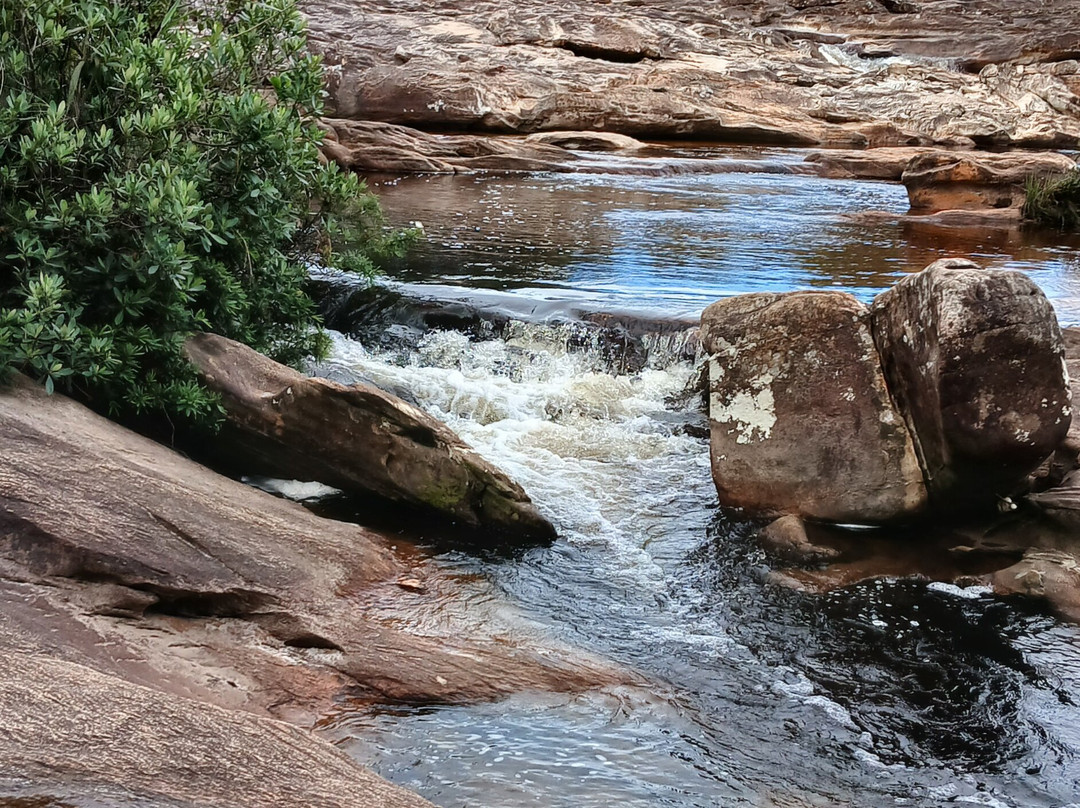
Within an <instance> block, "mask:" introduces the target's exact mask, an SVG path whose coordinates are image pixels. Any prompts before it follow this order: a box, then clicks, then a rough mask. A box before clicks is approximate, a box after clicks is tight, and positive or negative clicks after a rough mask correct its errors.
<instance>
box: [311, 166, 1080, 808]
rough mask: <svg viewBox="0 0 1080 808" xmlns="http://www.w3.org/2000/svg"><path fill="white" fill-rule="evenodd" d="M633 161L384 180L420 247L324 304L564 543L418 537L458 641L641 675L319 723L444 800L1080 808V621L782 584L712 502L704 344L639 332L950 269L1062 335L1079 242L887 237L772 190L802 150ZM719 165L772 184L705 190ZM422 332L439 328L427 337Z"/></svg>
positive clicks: (892, 222) (863, 200)
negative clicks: (1053, 321) (1017, 276)
mask: <svg viewBox="0 0 1080 808" xmlns="http://www.w3.org/2000/svg"><path fill="white" fill-rule="evenodd" d="M652 159H654V161H655V162H656V164H657V166H658V172H656V173H659V170H663V171H664V173H665V174H667V175H664V176H645V175H627V174H626V173H622V172H617V171H611V172H606V173H605V172H603V171H598V172H597V173H591V174H575V175H538V176H522V177H516V178H507V177H483V176H480V177H409V178H402V179H388V180H385V181H381V182H377V183H373V187H374V189H375V190H376V191H377V192H378V193H379V195H380V197H381V198H382V201H383V205H384V207H385V209H386V210H387V212H388V214H389V215H390V217H391V219H392V220H393V221H394V222H396V223H399V224H407V223H411V222H417V221H418V222H420V223H422V225H423V227H424V230H425V233H426V239H425V241H424V243H423V244H422V245H421V246H420V247H419V248H418V249H417V250H416V251H415V252H414V253H413V255H411V256H410V257H409V258H408V259H407V260H405V261H402V262H400V263H399V264H397V265H395V266H393V267H391V269H390V270H389V273H388V276H387V277H386V278H385V279H383V280H382V281H380V282H379V284H378V285H377V287H376V288H375V289H373V290H367V291H361V292H359V293H357V294H356V295H353V296H352V297H350V296H349V295H348V294H346V293H345V292H342V290H341V289H340V288H339V289H338V290H337V292H336V294H337V299H336V302H335V301H330V303H329V304H328V311H329V312H330V315H331V316H330V324H331V325H332V326H334V327H337V328H341V329H343V330H345V331H348V334H347V335H346V334H343V333H339V334H336V335H335V340H334V353H333V356H332V359H331V360H330V362H328V363H327V364H326V365H324V366H322V367H321V368H320V371H321V372H326V373H329V374H330V375H335V374H341V375H343V376H346V377H347V376H349V375H350V374H352V375H355V376H358V377H361V378H367V379H370V380H372V381H374V382H376V383H378V384H380V385H382V386H385V387H387V388H390V389H397V390H403V391H408V393H409V395H411V396H412V397H414V399H415V400H416V401H417V403H419V404H420V405H421V406H422V407H424V408H425V409H426V410H428V411H429V412H431V413H433V414H434V415H436V416H437V417H439V418H440V419H442V420H444V421H446V422H447V423H448V424H449V425H450V426H451V427H453V428H454V429H455V430H457V431H458V432H459V433H460V434H461V435H462V436H463V437H464V439H465V440H466V441H468V442H469V443H470V444H472V445H473V446H474V447H476V448H477V449H478V450H479V451H480V452H481V453H482V454H484V455H485V456H486V457H488V458H489V459H490V460H492V461H494V462H495V463H496V464H498V465H499V466H501V467H502V468H504V469H505V470H506V471H507V472H509V474H510V475H511V476H512V477H514V478H515V479H517V480H518V481H519V482H520V483H521V484H522V485H523V486H524V487H525V489H526V490H527V491H528V492H529V494H530V495H531V496H532V498H533V499H534V501H536V503H537V504H538V506H539V508H540V509H541V510H542V511H543V512H544V513H545V515H546V516H548V517H549V518H550V519H551V520H552V521H553V522H554V523H555V524H556V526H557V528H558V530H559V534H560V538H559V540H558V541H557V542H556V543H555V544H554V545H552V546H551V547H544V548H529V549H524V550H520V551H517V552H480V551H472V552H464V551H461V550H448V549H446V548H445V547H444V545H443V544H442V543H441V542H440V541H439V537H437V536H432V535H422V534H423V531H420V533H421V535H413V536H412V538H413V539H414V540H415V541H417V542H418V543H419V545H420V547H421V549H422V551H423V552H425V553H427V554H429V555H430V556H431V558H432V561H431V563H434V564H437V565H439V566H440V567H442V568H443V569H445V570H447V571H448V572H449V573H451V574H453V575H455V576H458V578H459V580H460V584H461V586H460V591H459V592H458V593H457V595H456V597H458V598H462V599H464V600H465V601H467V602H468V601H469V599H470V598H472V602H469V603H468V608H469V609H470V610H471V614H472V618H471V619H475V620H479V621H485V622H489V623H490V624H491V625H499V626H504V627H506V629H505V630H506V632H507V636H508V637H510V638H511V639H510V640H508V641H512V635H513V632H514V631H529V632H538V633H541V634H544V635H546V636H549V637H552V638H555V639H557V640H559V641H563V642H566V643H569V644H572V645H576V646H580V647H584V648H587V649H589V650H590V651H593V652H597V653H600V654H602V655H604V656H606V657H609V658H611V659H614V660H616V661H618V662H621V663H623V664H625V665H627V666H629V667H631V668H632V669H634V670H635V671H638V672H640V673H641V674H643V675H644V676H645V677H646V679H647V680H648V681H650V682H651V683H652V684H651V685H650V686H648V687H640V688H638V687H627V688H623V689H619V690H616V691H609V692H594V693H586V694H584V695H581V696H574V697H567V696H550V695H544V696H538V695H535V694H523V695H520V696H518V697H515V698H512V699H510V700H507V701H503V702H499V703H495V704H484V705H477V706H470V707H417V708H384V709H379V710H376V711H371V710H352V709H348V708H347V707H343V708H342V709H341V710H340V711H339V712H338V713H336V714H335V715H333V716H330V717H328V718H327V720H326V722H325V726H324V729H325V730H326V732H327V733H329V735H330V736H331V737H332V738H333V739H335V740H336V742H337V743H338V744H339V745H340V746H341V748H343V749H344V750H345V751H347V752H348V753H349V754H351V755H352V756H354V757H355V758H357V759H358V760H359V761H361V762H362V763H364V764H365V765H367V766H369V767H371V768H372V769H374V770H375V771H376V772H378V773H380V774H382V775H383V776H385V777H387V778H389V779H390V780H392V781H394V782H397V783H399V784H401V785H404V786H406V787H409V788H412V789H414V790H416V791H418V792H419V793H421V794H422V795H424V796H426V797H428V798H429V799H431V800H432V801H434V802H435V803H437V804H439V805H441V806H444V808H457V807H458V806H476V807H477V808H479V807H481V806H484V807H486V806H507V807H508V808H518V807H521V808H525V807H526V806H528V807H530V808H532V807H535V808H541V807H542V808H592V807H593V806H597V808H599V806H611V805H619V806H624V807H626V808H637V807H638V806H640V807H641V808H645V807H646V806H649V807H650V808H654V807H656V806H680V807H686V808H690V807H691V806H693V807H695V808H697V807H698V806H701V807H702V808H704V807H705V806H748V807H749V806H753V807H754V808H764V807H765V806H776V808H803V807H804V806H858V808H876V807H877V806H938V805H941V806H945V805H987V806H995V808H1051V807H1053V808H1062V807H1063V806H1067V805H1072V806H1077V805H1080V789H1078V787H1077V783H1078V782H1080V629H1078V628H1077V627H1075V626H1072V625H1067V624H1063V623H1061V622H1059V621H1057V620H1056V619H1054V618H1053V617H1051V616H1049V615H1047V614H1046V613H1044V612H1042V611H1040V610H1038V609H1037V608H1034V607H1032V606H1030V605H1025V604H1020V603H1012V602H1005V601H1002V600H1000V599H996V598H994V597H992V596H990V595H988V594H987V593H986V592H985V591H984V590H981V589H979V588H977V587H971V588H967V589H963V588H959V587H957V586H953V585H947V584H940V583H930V582H927V581H925V580H916V579H909V578H899V579H883V580H874V581H868V582H864V583H860V584H856V585H853V586H850V587H846V588H843V589H839V590H836V591H834V592H832V593H830V594H825V595H808V594H802V593H798V592H795V591H792V590H790V589H787V588H785V587H782V586H777V585H775V584H774V583H773V579H772V578H771V577H770V572H771V571H774V570H776V569H778V568H779V566H780V564H779V562H778V561H777V560H776V559H772V558H769V557H768V556H766V555H765V554H764V553H763V551H762V550H761V549H760V548H758V546H757V545H756V543H755V541H754V538H753V534H754V531H755V529H756V527H757V525H756V524H754V523H747V522H744V521H738V520H736V519H734V518H732V517H731V516H729V515H727V514H724V513H722V512H721V511H720V510H719V509H718V507H717V502H716V494H715V490H714V488H713V486H712V482H711V480H710V476H709V466H708V446H707V440H706V439H705V438H704V437H703V435H702V432H701V427H702V416H701V415H700V413H698V412H696V411H695V410H694V408H693V406H692V400H691V398H692V397H689V396H687V395H685V394H684V390H685V389H686V388H687V385H688V384H689V383H690V382H691V378H692V375H693V373H694V369H693V363H692V361H690V360H689V359H688V355H689V353H691V352H692V351H691V350H690V349H692V343H688V342H687V340H686V338H685V336H684V335H682V334H681V332H680V331H679V329H678V328H674V327H673V328H670V329H667V330H664V329H663V328H662V327H660V326H656V327H655V328H653V329H652V330H650V327H649V326H648V323H649V322H652V321H654V320H655V321H663V320H673V319H674V320H678V319H679V318H692V317H694V316H695V315H696V314H697V313H699V312H700V310H701V309H702V308H703V307H704V306H705V305H707V304H708V303H709V302H711V301H713V300H715V299H717V298H719V297H722V296H726V295H732V294H738V293H743V292H753V291H785V290H790V289H796V288H807V287H811V288H824V289H843V290H847V291H850V292H852V293H854V294H855V295H857V296H858V297H860V298H861V299H864V300H869V299H870V298H872V296H873V295H874V294H875V293H876V292H877V291H880V290H881V289H882V288H885V287H887V286H888V285H890V284H891V283H893V282H895V280H896V279H897V278H899V277H901V276H902V275H903V274H904V273H907V272H912V271H917V270H918V269H920V268H922V267H923V266H924V265H925V264H927V263H929V262H930V261H932V260H934V259H935V258H937V257H941V256H943V255H956V254H961V255H967V256H971V257H973V258H975V260H977V261H979V262H980V263H982V264H984V265H985V266H993V267H1012V268H1017V269H1021V270H1024V271H1027V272H1030V273H1031V274H1032V276H1033V277H1035V278H1036V280H1037V281H1038V282H1039V283H1040V284H1041V285H1042V286H1043V288H1044V289H1045V290H1046V291H1047V294H1048V296H1049V297H1050V298H1051V299H1052V301H1053V302H1054V305H1055V307H1056V309H1057V311H1058V313H1059V318H1060V319H1061V320H1062V321H1063V322H1070V323H1071V322H1080V253H1078V251H1077V249H1076V247H1077V245H1076V244H1075V243H1073V244H1061V243H1060V240H1057V239H1054V238H1052V237H1038V236H1031V235H1021V234H1017V233H1009V232H993V231H983V232H974V231H961V230H949V229H943V228H938V227H933V226H927V225H919V226H915V225H912V224H910V223H904V222H903V221H901V220H900V219H899V218H898V216H897V215H898V214H900V213H902V212H903V210H904V209H905V208H906V198H905V194H904V191H903V188H902V187H900V186H898V185H894V184H887V183H876V182H851V181H831V180H822V179H818V178H814V177H810V176H802V175H797V174H790V173H785V171H786V167H789V166H791V165H793V164H794V163H795V162H797V160H798V159H800V155H799V154H798V153H797V152H791V151H786V152H784V151H770V150H761V149H730V150H721V149H701V148H696V149H695V148H691V147H686V148H684V149H680V150H672V151H670V152H668V153H667V154H666V156H665V157H663V158H652ZM725 159H726V160H740V161H747V160H756V161H760V166H761V171H760V172H746V171H743V172H741V173H709V172H707V171H702V169H701V163H702V162H703V161H706V162H707V161H709V160H716V161H723V160H725ZM680 161H685V165H686V166H695V167H696V168H694V170H693V171H691V170H689V169H687V170H685V171H683V170H681V169H680V165H682V163H681V162H680ZM613 165H614V164H613ZM874 211H881V212H884V213H883V215H876V214H872V213H871V212H874ZM346 292H347V290H346ZM357 301H360V304H358V302H357ZM365 301H366V302H365ZM455 307H456V308H455ZM350 311H352V312H353V314H352V315H351V316H350ZM418 311H428V312H430V311H437V312H438V311H442V312H444V313H445V312H446V311H451V313H452V314H454V316H450V317H443V319H442V320H438V319H437V318H436V320H437V322H439V323H441V324H442V327H440V328H431V327H430V325H431V323H432V320H431V319H430V318H429V319H428V320H427V321H424V322H421V320H420V319H418V317H417V312H418ZM356 312H359V314H357V313H356ZM462 312H464V314H463V313H462ZM596 312H607V313H609V314H610V313H612V312H616V313H621V314H619V315H618V316H620V317H624V319H626V321H627V322H630V321H633V322H635V323H637V327H638V329H639V331H640V332H641V333H640V334H638V337H639V338H640V343H639V344H640V346H642V347H643V348H644V350H645V353H644V354H642V358H641V361H639V362H636V363H635V364H634V367H632V368H629V369H628V368H627V367H625V365H624V364H621V363H620V362H619V361H618V357H617V356H615V355H613V352H612V351H611V350H610V345H608V344H606V343H605V341H604V339H603V338H602V335H601V336H596V335H595V334H594V336H595V337H596V338H595V339H591V338H589V334H592V333H593V331H590V330H589V328H587V327H585V326H582V325H581V324H580V323H579V322H578V321H579V320H580V319H581V318H582V317H583V316H584V315H589V314H592V313H596ZM626 313H631V314H632V315H633V317H630V316H629V315H627V314H626ZM642 323H645V325H644V326H642ZM594 331H595V329H594ZM583 334H584V335H585V336H584V337H583ZM476 582H482V583H483V586H479V585H477V584H476ZM492 591H494V592H495V593H497V596H495V597H492V595H491V593H492Z"/></svg>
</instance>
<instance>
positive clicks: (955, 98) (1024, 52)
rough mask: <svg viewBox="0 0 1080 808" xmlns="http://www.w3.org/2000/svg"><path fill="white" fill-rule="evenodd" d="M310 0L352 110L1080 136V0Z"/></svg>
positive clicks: (656, 125) (610, 122)
mask: <svg viewBox="0 0 1080 808" xmlns="http://www.w3.org/2000/svg"><path fill="white" fill-rule="evenodd" d="M302 6H303V8H304V10H305V12H306V14H307V15H308V17H309V19H310V23H311V33H312V41H313V43H314V44H315V47H316V48H317V49H318V50H320V51H321V52H322V53H323V54H324V56H325V58H326V62H327V64H328V65H329V66H330V68H331V71H332V82H331V95H332V101H333V106H334V108H335V114H336V115H337V116H338V117H341V118H354V119H358V120H373V121H383V122H391V123H400V124H406V125H410V126H417V127H419V128H422V129H427V130H431V131H440V130H441V131H447V130H451V131H463V130H482V131H486V132H503V133H526V132H536V131H551V130H603V131H612V132H618V133H622V134H628V135H633V136H637V137H644V138H657V139H667V138H685V137H694V138H701V139H715V140H740V141H747V140H749V141H757V142H777V143H789V144H807V145H810V144H828V145H837V146H838V145H844V146H850V147H858V148H861V147H866V146H881V145H915V144H919V143H925V142H931V141H932V142H935V143H940V144H947V145H965V144H966V145H969V146H970V145H972V144H973V143H975V144H993V145H1002V144H1019V145H1024V146H1043V147H1059V146H1067V145H1071V144H1075V143H1076V142H1077V138H1078V136H1080V120H1078V110H1080V99H1078V97H1077V95H1076V92H1077V91H1078V90H1080V63H1078V62H1077V61H1076V59H1077V57H1078V56H1080V45H1078V38H1080V37H1078V35H1077V34H1076V33H1075V32H1074V31H1073V30H1072V29H1073V28H1075V26H1072V27H1070V26H1068V25H1066V24H1063V21H1066V20H1076V19H1080V3H1078V2H1077V0H1055V1H1054V2H1051V3H1044V2H1038V1H1037V0H1025V2H1020V3H1005V2H1003V0H992V1H991V2H982V3H977V4H974V3H972V4H958V3H954V2H947V1H946V0H922V2H911V3H908V2H892V0H890V1H889V2H883V1H879V0H871V2H847V1H846V0H843V1H842V2H832V3H828V4H825V5H822V4H819V3H783V2H770V0H762V2H753V3H739V4H712V5H708V6H702V5H701V4H700V3H690V2H686V0H664V1H663V2H654V3H649V4H647V5H640V4H637V3H631V2H602V1H601V0H562V2H558V3H547V2H538V0H525V2H515V3H513V4H512V5H511V4H508V3H506V2H505V0H484V1H482V2H479V3H470V4H461V3H458V2H454V1H453V0H445V1H444V2H436V3H424V4H417V3H407V2H406V3H401V2H394V3H386V2H379V1H378V0H350V2H348V3H344V2H326V1H325V0H305V2H304V3H303V4H302ZM958 31H962V32H963V35H962V36H958V35H957V34H956V32H958Z"/></svg>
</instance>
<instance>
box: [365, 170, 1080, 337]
mask: <svg viewBox="0 0 1080 808" xmlns="http://www.w3.org/2000/svg"><path fill="white" fill-rule="evenodd" d="M377 190H378V191H379V193H380V195H381V196H382V198H383V203H384V206H385V207H386V209H387V211H388V213H389V214H390V216H391V217H392V219H393V220H394V221H397V222H411V221H421V222H423V224H424V227H425V231H426V234H427V238H426V240H425V243H424V244H423V245H422V246H421V247H420V248H419V249H418V250H417V251H416V252H415V253H414V255H413V256H412V257H411V258H410V259H408V261H406V262H403V263H402V264H401V265H399V266H397V267H395V268H393V269H392V270H391V273H390V274H391V276H392V277H395V278H397V279H399V280H405V281H410V282H414V283H416V282H421V283H422V282H433V283H448V284H454V285H462V286H473V287H481V288H488V289H501V290H506V291H516V292H518V293H520V294H524V295H528V296H541V297H558V296H559V295H560V294H567V295H568V296H571V297H574V298H578V299H580V298H581V297H583V296H584V297H588V298H590V299H592V300H594V301H595V302H596V303H597V304H598V305H600V306H602V307H604V308H612V307H630V308H634V309H642V308H644V309H649V310H657V311H659V312H665V313H669V314H688V313H693V312H696V311H700V309H702V308H703V307H704V306H706V305H708V304H709V303H710V302H712V301H713V300H716V299H718V298H720V297H726V296H729V295H734V294H743V293H748V292H782V291H789V290H792V289H803V288H816V289H837V290H843V291H848V292H851V293H853V294H855V295H856V296H857V297H859V298H860V299H863V300H866V301H869V300H870V299H871V298H873V296H874V295H875V294H877V293H878V292H879V291H881V290H882V289H884V288H887V287H888V286H890V285H891V284H893V283H895V282H896V280H897V279H899V278H900V277H902V276H903V275H904V274H907V273H910V272H914V271H918V270H919V269H921V268H922V267H924V266H925V265H926V264H928V263H930V262H932V261H934V260H936V259H937V258H941V257H945V256H954V255H962V256H968V257H971V258H973V259H975V260H976V261H978V262H980V263H982V264H983V265H985V266H988V267H997V268H1013V269H1020V270H1023V271H1026V272H1030V273H1031V274H1032V275H1033V276H1034V277H1035V278H1036V280H1037V282H1038V283H1039V284H1040V285H1041V286H1042V287H1043V288H1044V289H1045V290H1046V292H1047V294H1048V296H1050V298H1051V299H1052V300H1053V301H1054V302H1055V305H1056V307H1057V308H1058V311H1059V316H1060V317H1061V319H1062V321H1063V322H1069V323H1074V322H1080V242H1077V241H1076V240H1073V241H1072V243H1067V242H1065V243H1063V239H1062V238H1061V237H1060V236H1058V235H1056V234H1048V233H1044V234H1028V233H1018V232H1009V231H1002V230H997V231H995V230H986V229H966V228H946V227H941V226H935V225H929V224H926V223H920V222H913V221H906V220H903V219H900V218H899V215H900V214H902V213H903V212H904V211H905V210H906V209H907V195H906V193H905V191H904V188H903V186H901V185H899V184H895V183H882V182H857V181H850V180H826V179H820V178H817V177H810V176H800V175H790V174H770V173H761V174H748V173H737V174H705V175H701V174H696V175H681V176H670V177H643V176H633V175H629V176H628V175H620V174H591V175H590V174H584V175H537V176H530V177H460V176H458V177H414V178H405V179H402V180H398V181H396V182H393V183H391V184H387V185H382V186H377Z"/></svg>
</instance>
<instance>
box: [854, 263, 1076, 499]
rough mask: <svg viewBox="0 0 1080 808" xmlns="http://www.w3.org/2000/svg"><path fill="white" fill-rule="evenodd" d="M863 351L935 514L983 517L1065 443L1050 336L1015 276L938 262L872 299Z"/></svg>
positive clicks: (1059, 351) (1043, 306)
mask: <svg viewBox="0 0 1080 808" xmlns="http://www.w3.org/2000/svg"><path fill="white" fill-rule="evenodd" d="M873 328H874V340H875V342H876V343H877V346H878V350H879V352H880V354H881V358H882V364H883V366H884V368H885V375H886V378H887V379H888V384H889V389H890V390H891V392H892V394H893V396H894V398H895V399H896V402H897V405H898V406H899V408H900V410H901V411H902V412H903V413H904V417H905V419H906V420H907V423H908V425H909V427H910V429H911V432H912V434H913V435H914V437H915V445H916V448H917V450H918V454H919V459H920V462H921V464H922V467H923V472H924V474H925V477H926V484H927V487H928V489H929V491H930V496H931V499H932V501H933V502H934V503H935V505H936V507H938V508H939V509H942V510H946V511H957V510H963V509H965V508H970V507H989V506H992V505H993V504H994V503H995V499H996V497H997V496H999V495H1000V496H1004V495H1007V494H1010V493H1012V492H1013V491H1014V490H1015V489H1016V488H1017V486H1018V485H1019V484H1020V483H1021V482H1022V481H1023V480H1024V478H1025V476H1026V475H1027V474H1028V473H1030V472H1031V471H1032V470H1033V469H1035V467H1037V466H1038V465H1039V464H1040V463H1041V462H1042V461H1043V460H1044V459H1045V458H1046V457H1048V456H1049V455H1050V454H1051V453H1052V452H1053V451H1054V450H1055V449H1056V448H1057V447H1058V445H1059V444H1060V443H1061V442H1062V441H1063V440H1064V438H1065V436H1066V434H1067V433H1068V430H1069V425H1070V420H1071V412H1072V411H1071V407H1070V400H1071V392H1070V389H1069V381H1068V376H1067V374H1066V372H1065V365H1064V351H1063V346H1062V339H1061V332H1060V329H1059V328H1058V324H1057V319H1056V318H1055V316H1054V310H1053V308H1052V307H1051V305H1050V303H1049V301H1048V300H1047V299H1046V297H1045V295H1043V293H1042V292H1041V291H1040V289H1039V288H1038V286H1036V285H1035V283H1034V282H1033V281H1032V280H1031V279H1030V278H1029V277H1028V276H1026V275H1024V274H1022V273H1020V272H1012V271H1003V270H982V269H980V268H979V267H978V265H976V264H974V263H972V262H971V261H967V260H963V259H945V260H941V261H937V262H935V263H934V264H931V265H930V266H929V267H927V268H926V269H924V270H923V271H922V272H920V273H918V274H917V275H912V276H909V277H907V278H904V279H903V280H901V281H900V282H899V283H898V284H897V285H896V286H894V287H893V288H892V289H890V290H888V291H886V292H884V293H882V294H881V295H879V296H878V297H877V299H876V300H875V301H874V306H873Z"/></svg>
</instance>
